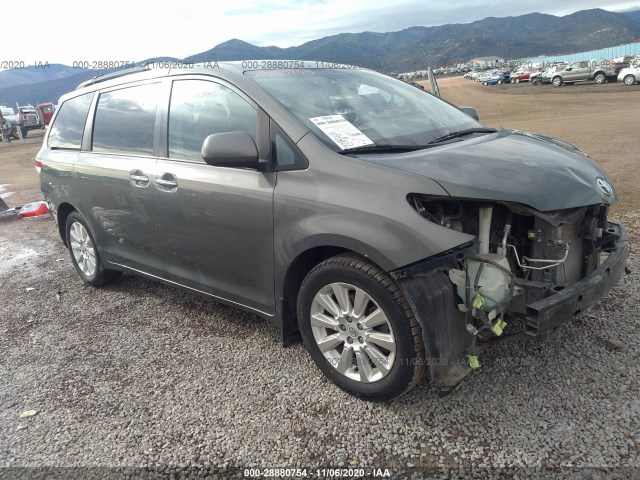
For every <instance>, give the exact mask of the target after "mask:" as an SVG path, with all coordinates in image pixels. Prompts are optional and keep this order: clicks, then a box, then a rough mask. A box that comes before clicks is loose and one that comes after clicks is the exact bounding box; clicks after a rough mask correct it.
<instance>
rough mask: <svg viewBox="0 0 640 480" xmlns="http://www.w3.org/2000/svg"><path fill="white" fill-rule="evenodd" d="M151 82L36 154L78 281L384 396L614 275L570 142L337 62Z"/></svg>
mask: <svg viewBox="0 0 640 480" xmlns="http://www.w3.org/2000/svg"><path fill="white" fill-rule="evenodd" d="M164 67H165V66H161V67H157V66H150V65H149V66H146V67H136V68H134V69H131V70H126V71H118V72H116V73H113V74H110V75H105V76H102V77H97V78H95V79H93V80H90V81H88V82H85V83H84V84H82V85H81V86H80V87H78V89H77V90H75V91H73V92H71V93H68V94H66V95H64V96H63V97H62V98H61V99H60V107H59V108H58V110H57V111H56V114H55V117H54V119H53V120H52V125H51V127H50V129H49V131H48V133H47V135H46V136H45V138H44V143H43V146H42V149H41V150H40V152H39V153H38V156H37V159H36V167H37V168H38V169H39V170H40V178H41V184H42V191H43V192H44V195H45V198H46V200H47V201H48V202H49V204H50V206H51V209H52V211H53V212H54V214H55V217H56V219H57V225H58V228H59V231H60V235H61V237H62V241H63V242H64V244H65V245H66V246H67V248H68V249H69V251H70V254H71V255H70V256H71V261H72V262H73V265H74V266H75V268H76V270H77V272H78V274H79V275H80V277H81V278H82V279H83V280H84V281H85V282H86V283H88V284H89V285H93V286H100V285H103V284H105V283H106V282H109V281H113V280H115V279H117V278H118V277H119V276H120V274H121V272H131V273H136V274H140V275H143V276H145V277H148V278H151V279H155V280H159V281H162V282H166V283H169V284H171V285H176V286H179V287H182V288H186V289H189V290H191V291H195V292H199V293H202V294H205V295H208V296H210V297H213V298H215V299H217V300H220V301H222V302H226V303H229V304H232V305H237V306H239V307H241V308H244V309H246V310H248V311H251V312H254V313H257V314H258V315H261V316H262V317H265V318H267V319H269V320H271V321H272V322H274V323H275V324H276V325H277V326H278V327H279V328H280V330H281V332H282V340H283V342H284V344H285V345H286V344H290V343H292V342H294V341H296V340H297V339H298V338H300V337H302V339H303V341H304V343H305V345H306V347H307V349H308V351H309V354H310V355H311V357H312V358H313V360H314V361H315V362H316V364H317V365H318V367H319V368H320V369H321V370H322V371H323V372H324V374H326V375H327V376H328V377H329V378H330V379H331V380H332V381H333V382H334V383H335V384H336V385H338V386H339V387H340V388H342V389H344V390H345V391H347V392H349V393H351V394H353V395H356V396H358V397H361V398H364V399H369V400H388V399H391V398H393V397H396V396H398V395H401V394H403V393H405V392H407V391H408V390H409V389H411V388H412V387H413V386H414V385H416V384H417V383H418V382H419V381H420V379H421V378H422V377H423V374H424V373H425V372H427V371H428V373H429V376H430V379H431V381H432V382H434V383H436V384H437V385H438V386H439V388H440V389H441V391H442V392H443V393H447V392H449V391H451V390H452V389H453V388H455V386H456V385H457V384H458V383H459V382H460V381H461V379H462V378H463V377H464V376H465V375H466V374H467V373H468V372H469V371H471V370H472V369H473V368H477V367H478V366H479V365H480V362H479V359H478V356H479V355H480V353H481V351H482V349H483V348H486V346H487V345H490V344H492V343H494V342H496V341H499V340H504V339H514V338H519V339H538V340H544V339H546V338H548V337H549V335H551V334H552V333H554V332H555V331H556V330H557V329H558V328H559V327H560V326H561V325H562V324H563V323H564V322H566V321H567V320H568V319H569V318H571V317H572V316H574V315H576V314H578V313H580V312H581V311H582V310H584V309H585V308H586V307H588V306H589V305H591V304H592V303H594V302H595V301H597V300H598V299H600V298H601V297H603V296H604V295H605V294H606V293H607V292H608V291H609V290H610V289H611V288H612V286H613V285H614V284H615V283H616V282H617V281H618V279H619V278H620V277H621V275H622V273H623V272H624V269H625V265H626V259H627V256H628V251H629V246H628V237H627V235H626V233H625V230H624V228H623V226H622V225H620V224H618V223H615V222H611V221H609V220H607V212H608V208H609V206H611V205H613V204H614V203H615V202H616V193H615V191H614V189H613V187H612V186H611V182H610V180H609V178H608V177H607V175H606V174H605V173H604V172H603V171H602V170H601V169H600V168H599V167H598V166H597V165H596V164H595V163H594V162H592V161H591V160H590V159H589V158H588V156H587V155H586V154H585V153H584V152H582V151H581V150H579V149H578V148H576V147H574V146H572V145H570V144H567V143H565V142H562V141H560V140H557V139H553V138H549V137H544V136H541V135H536V134H532V133H527V132H521V131H514V130H506V129H502V130H500V131H496V130H494V129H490V128H486V127H484V126H482V125H481V124H480V123H479V122H478V120H477V115H476V114H475V112H474V111H473V109H470V108H463V107H460V108H458V107H455V106H453V105H451V104H449V103H447V102H445V101H443V100H441V99H439V98H437V97H435V96H433V95H431V94H429V93H426V92H424V91H421V90H420V89H417V88H415V87H413V86H411V85H409V84H407V83H404V82H402V81H400V80H397V79H394V78H391V77H389V76H386V75H382V74H380V73H376V72H373V71H369V70H365V69H360V68H351V67H350V66H346V65H327V64H324V63H321V62H302V61H247V62H229V63H219V64H218V63H215V64H203V65H196V66H191V65H178V66H171V67H170V68H164ZM514 322H515V323H514ZM516 326H517V327H516Z"/></svg>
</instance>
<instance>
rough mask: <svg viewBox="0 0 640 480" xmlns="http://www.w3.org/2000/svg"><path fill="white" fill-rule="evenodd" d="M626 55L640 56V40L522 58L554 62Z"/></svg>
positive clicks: (539, 61)
mask: <svg viewBox="0 0 640 480" xmlns="http://www.w3.org/2000/svg"><path fill="white" fill-rule="evenodd" d="M625 55H639V56H640V42H636V43H627V44H626V45H618V46H617V47H607V48H601V49H600V50H590V51H588V52H581V53H569V54H566V55H550V56H548V57H544V56H540V57H529V58H525V59H522V60H521V61H522V62H526V63H529V62H531V63H534V64H536V63H544V64H548V63H553V62H560V61H564V62H568V63H572V62H580V61H582V60H591V59H594V58H602V59H605V60H608V59H611V58H616V57H623V56H625Z"/></svg>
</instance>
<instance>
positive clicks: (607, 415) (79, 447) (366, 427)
mask: <svg viewBox="0 0 640 480" xmlns="http://www.w3.org/2000/svg"><path fill="white" fill-rule="evenodd" d="M627 217H628V218H625V221H626V222H627V223H628V224H630V225H631V227H632V231H636V232H637V228H636V226H637V224H638V218H637V215H636V216H635V217H632V216H630V215H629V216H627ZM634 229H635V230H634ZM630 265H631V267H632V268H633V273H632V274H631V275H629V276H626V277H625V278H624V279H623V281H622V282H621V283H620V284H619V285H618V286H617V287H615V289H614V290H613V291H612V292H611V294H610V295H609V296H608V297H607V298H606V300H605V301H603V302H602V303H600V304H599V305H597V306H595V307H593V308H591V309H590V310H588V311H587V312H585V313H584V314H582V315H580V316H579V317H577V318H576V319H574V320H573V321H571V322H570V323H569V324H567V325H566V327H565V328H563V329H562V330H561V331H560V332H559V334H558V335H557V336H556V337H554V338H553V339H552V340H551V341H550V342H549V343H548V344H546V345H541V344H537V343H532V342H530V343H520V342H518V343H510V344H509V343H505V344H498V345H496V346H494V347H492V348H491V349H490V350H489V351H488V352H487V353H486V354H485V355H483V356H482V357H481V363H482V368H481V369H480V370H478V371H476V372H474V373H473V374H472V375H471V376H470V377H469V378H467V379H466V380H465V381H464V382H463V383H462V385H461V386H460V388H459V389H458V390H457V391H455V392H454V393H453V394H451V395H450V396H448V397H446V398H438V397H437V395H436V391H435V390H434V388H433V387H431V386H429V385H428V384H427V382H423V383H422V384H421V385H419V386H418V387H417V388H416V389H414V390H413V391H411V392H410V393H409V394H408V395H406V396H404V397H402V398H400V399H398V400H396V401H394V402H392V403H389V404H373V403H366V402H363V401H360V400H357V399H355V398H353V397H350V396H349V395H346V394H345V393H343V392H342V391H340V390H338V389H337V388H336V387H334V386H333V385H332V384H331V383H329V382H328V381H327V380H325V378H324V377H323V376H322V375H321V373H320V372H319V370H318V369H317V368H316V367H315V366H314V364H313V363H312V362H311V360H310V358H309V357H308V355H307V354H306V352H305V350H304V348H303V346H302V345H301V344H297V345H295V346H293V347H290V348H283V347H282V346H281V345H280V343H279V341H278V338H279V336H278V331H277V330H276V328H275V327H273V326H272V325H270V324H269V323H268V322H266V321H264V320H262V319H260V318H258V317H256V316H253V315H251V314H247V313H245V312H243V311H241V310H238V309H235V308H231V307H227V306H223V305H220V304H218V303H216V302H214V301H210V300H208V299H206V298H201V297H199V296H196V295H193V294H190V293H185V292H182V291H179V290H177V289H174V288H171V287H168V286H164V285H161V284H158V283H154V282H151V281H148V280H145V279H142V278H140V277H136V276H129V275H127V276H125V277H123V279H122V280H120V281H119V282H117V283H115V284H113V285H110V286H107V287H104V288H100V289H95V288H90V287H85V286H84V285H83V284H82V283H81V281H80V279H79V277H78V276H77V275H76V273H75V271H74V270H73V267H72V265H71V263H70V260H69V259H68V254H67V251H66V250H65V249H64V247H63V246H62V244H61V242H60V240H59V237H58V236H57V233H56V231H55V227H54V224H53V221H52V220H41V221H31V222H27V221H19V220H17V221H11V222H7V221H4V222H0V304H1V305H2V313H1V314H0V345H1V348H0V466H3V467H42V466H56V467H72V466H83V467H98V466H103V467H117V466H147V467H150V468H154V469H155V468H188V467H190V466H203V467H216V468H219V467H242V468H244V467H259V468H263V467H276V466H277V467H296V466H314V467H315V466H325V467H339V466H345V467H350V466H367V467H387V468H390V469H392V470H391V472H392V474H394V475H397V476H404V475H405V474H409V473H412V472H414V471H416V469H417V470H421V469H424V468H427V467H438V468H439V469H438V470H436V473H437V474H438V475H441V476H443V478H444V477H446V476H449V475H450V474H451V473H452V472H456V473H460V472H466V473H470V469H471V468H473V469H474V471H475V472H476V473H478V472H480V473H483V472H484V473H487V472H492V474H495V473H496V472H498V471H497V470H495V468H499V467H513V468H514V469H513V470H507V472H509V474H511V473H516V474H520V475H521V477H522V478H526V477H529V476H530V475H531V474H533V473H536V472H541V471H545V472H546V473H544V474H541V475H543V476H541V477H540V478H543V477H544V478H548V475H549V473H553V474H554V475H558V476H565V475H571V474H573V473H579V474H580V476H581V475H582V474H583V473H586V472H589V475H595V474H600V473H602V472H603V471H602V470H597V469H596V467H597V468H598V469H602V468H609V469H613V470H609V473H615V474H619V475H622V476H621V477H617V478H631V477H630V475H631V476H633V475H638V474H640V460H639V455H638V454H639V453H640V452H639V449H640V434H639V432H640V429H639V428H638V427H639V418H640V401H639V391H638V390H639V389H638V379H639V378H640V372H639V368H638V358H639V355H638V354H639V352H640V341H639V338H638V331H639V330H640V322H639V320H638V315H637V306H638V305H639V304H640V293H639V291H638V284H639V276H638V270H639V269H638V267H640V258H639V256H638V253H633V254H632V257H631V260H630ZM29 288H33V289H34V290H32V291H27V289H29ZM612 340H618V341H619V342H616V341H613V342H612ZM31 409H33V410H37V412H38V413H37V414H36V415H35V416H33V417H29V418H20V413H21V412H23V411H26V410H31ZM525 467H528V468H529V469H525ZM536 467H537V468H538V470H536ZM624 467H626V468H629V469H633V470H622V468H624ZM448 469H452V470H448ZM0 472H2V470H0ZM8 472H9V473H11V471H9V470H5V471H4V473H5V474H8ZM503 472H504V471H503ZM13 473H15V472H13ZM32 473H33V471H32ZM423 473H424V472H423ZM1 475H2V473H0V476H1ZM420 475H422V474H420ZM7 478H9V477H7ZM593 478H600V477H593ZM602 478H604V477H602Z"/></svg>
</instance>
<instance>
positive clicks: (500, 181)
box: [358, 129, 617, 212]
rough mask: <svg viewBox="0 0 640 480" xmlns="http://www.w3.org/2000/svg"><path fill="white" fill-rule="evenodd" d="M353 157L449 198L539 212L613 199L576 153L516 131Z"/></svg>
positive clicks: (606, 181)
mask: <svg viewBox="0 0 640 480" xmlns="http://www.w3.org/2000/svg"><path fill="white" fill-rule="evenodd" d="M358 158H360V159H361V160H366V161H369V162H374V163H377V164H381V165H385V166H387V167H390V168H396V169H399V170H403V171H406V172H411V173H415V174H419V175H423V176H426V177H429V178H431V179H432V180H434V181H436V182H438V183H439V184H440V185H441V186H442V188H444V189H445V190H446V191H447V192H448V193H449V195H451V196H452V197H456V198H470V199H478V200H495V201H505V202H515V203H520V204H524V205H528V206H530V207H533V208H535V209H536V210H538V211H541V212H545V211H551V210H560V209H565V208H574V207H581V206H584V205H594V204H600V203H604V204H607V205H613V204H614V203H616V200H617V198H616V193H615V190H614V189H613V187H609V188H610V193H611V195H608V194H607V193H606V192H605V191H606V190H607V187H608V186H610V185H611V180H610V179H609V178H608V177H607V175H606V174H605V173H604V172H603V171H602V170H600V169H599V168H598V167H597V166H596V165H595V163H593V162H592V161H591V160H590V159H589V158H588V157H587V155H586V154H585V153H584V152H582V151H581V150H580V149H578V148H577V147H574V146H573V145H571V144H568V143H566V142H563V141H561V140H557V139H554V138H551V137H546V136H543V135H537V134H533V133H528V132H521V131H517V130H507V129H503V130H501V131H500V132H498V133H495V134H489V135H483V136H481V137H472V138H470V139H465V140H463V141H460V142H454V143H450V144H446V145H443V146H441V147H433V148H431V149H425V150H419V151H416V152H409V153H401V154H393V155H387V154H382V155H380V154H378V155H375V154H367V155H359V156H358ZM407 193H411V192H407ZM415 193H420V192H415Z"/></svg>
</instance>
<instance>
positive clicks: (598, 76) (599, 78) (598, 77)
mask: <svg viewBox="0 0 640 480" xmlns="http://www.w3.org/2000/svg"><path fill="white" fill-rule="evenodd" d="M593 79H594V80H595V81H596V83H600V84H602V83H604V82H606V81H607V76H606V75H605V74H604V73H596V76H595V77H593Z"/></svg>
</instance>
